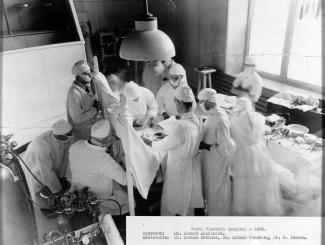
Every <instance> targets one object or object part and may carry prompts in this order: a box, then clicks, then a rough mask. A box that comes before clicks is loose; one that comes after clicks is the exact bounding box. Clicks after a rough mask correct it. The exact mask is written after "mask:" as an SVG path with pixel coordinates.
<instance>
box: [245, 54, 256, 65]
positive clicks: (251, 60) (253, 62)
mask: <svg viewBox="0 0 325 245" xmlns="http://www.w3.org/2000/svg"><path fill="white" fill-rule="evenodd" d="M244 65H246V66H256V59H255V57H253V56H245V58H244Z"/></svg>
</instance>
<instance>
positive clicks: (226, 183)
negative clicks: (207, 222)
mask: <svg viewBox="0 0 325 245" xmlns="http://www.w3.org/2000/svg"><path fill="white" fill-rule="evenodd" d="M205 124H206V125H205V132H204V136H203V142H205V143H207V144H209V145H212V146H211V148H210V151H207V150H203V151H202V169H203V171H202V172H203V181H204V193H205V198H206V201H207V212H208V215H212V216H214V215H221V216H226V215H230V213H231V182H230V166H229V155H230V154H231V153H232V152H233V150H234V147H235V144H234V141H233V140H232V138H231V137H230V122H229V119H228V116H227V115H226V113H225V112H224V111H223V110H222V109H220V108H215V109H212V111H209V116H208V118H207V120H206V122H205Z"/></svg>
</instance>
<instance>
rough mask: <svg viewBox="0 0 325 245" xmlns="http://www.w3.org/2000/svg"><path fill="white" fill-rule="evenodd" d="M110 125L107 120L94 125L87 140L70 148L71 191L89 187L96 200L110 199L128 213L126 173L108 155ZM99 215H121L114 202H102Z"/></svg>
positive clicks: (80, 141)
mask: <svg viewBox="0 0 325 245" xmlns="http://www.w3.org/2000/svg"><path fill="white" fill-rule="evenodd" d="M110 129H111V127H110V123H109V122H108V121H107V120H100V121H98V122H96V123H95V124H94V125H93V126H92V128H91V136H90V137H89V139H88V140H79V141H77V142H75V143H74V144H73V145H71V148H70V151H69V166H70V171H71V185H72V187H71V188H72V190H73V189H82V188H83V187H85V186H88V187H89V188H90V190H91V191H93V192H94V193H95V194H96V196H97V198H98V199H113V200H116V201H117V202H119V204H120V205H121V208H122V214H125V213H128V212H129V205H128V197H127V193H126V184H127V182H126V172H125V171H124V170H123V168H122V167H121V166H120V165H119V164H118V163H117V162H116V161H115V160H114V159H113V158H112V157H111V156H110V155H109V154H108V153H107V150H106V145H107V143H108V141H109V133H110ZM100 208H101V212H102V213H106V212H109V213H110V214H112V215H120V213H119V207H118V206H117V205H116V203H114V202H109V201H107V202H103V203H102V205H101V207H100Z"/></svg>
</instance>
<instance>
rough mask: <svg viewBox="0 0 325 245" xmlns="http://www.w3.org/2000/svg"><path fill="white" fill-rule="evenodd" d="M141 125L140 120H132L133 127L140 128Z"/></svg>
mask: <svg viewBox="0 0 325 245" xmlns="http://www.w3.org/2000/svg"><path fill="white" fill-rule="evenodd" d="M142 126H143V122H142V121H141V120H135V121H134V122H133V127H134V128H141V127H142Z"/></svg>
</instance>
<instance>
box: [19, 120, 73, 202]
mask: <svg viewBox="0 0 325 245" xmlns="http://www.w3.org/2000/svg"><path fill="white" fill-rule="evenodd" d="M71 138H72V127H71V125H70V124H69V123H68V122H66V121H65V120H63V119H61V120H59V121H57V122H55V123H54V124H53V125H52V130H49V131H46V132H45V133H43V134H41V135H39V136H38V137H36V138H35V139H34V140H33V141H32V142H31V143H30V144H29V145H28V147H27V150H26V152H25V154H24V157H23V158H24V161H25V163H26V165H27V166H28V168H29V169H30V170H31V171H32V173H33V174H34V175H35V176H36V178H37V179H38V180H39V181H40V182H41V183H42V184H43V185H44V186H47V187H48V188H49V189H50V191H51V192H52V193H53V194H57V193H60V192H61V193H63V192H64V191H65V188H66V187H67V186H65V184H67V182H66V180H65V177H66V175H67V173H68V172H67V170H68V169H67V167H68V152H69V147H70V141H71ZM24 170H25V169H24ZM25 175H26V180H27V183H28V187H29V189H30V193H31V197H32V199H33V200H34V201H36V202H37V203H38V204H40V205H42V206H43V207H44V208H50V206H51V205H53V204H54V202H53V201H54V200H51V199H45V198H43V197H42V195H41V190H42V188H43V186H42V185H41V184H40V183H39V182H38V181H37V180H36V179H35V178H34V177H33V176H32V175H31V174H30V173H29V172H26V171H25ZM68 188H69V187H68Z"/></svg>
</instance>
